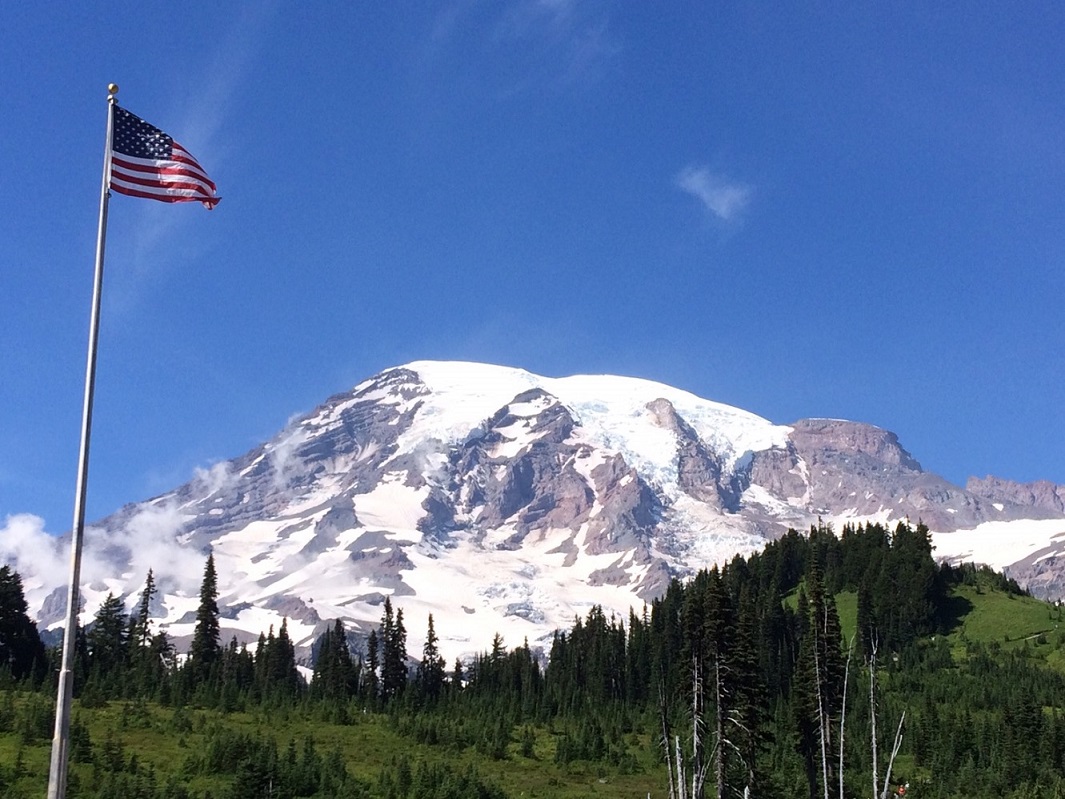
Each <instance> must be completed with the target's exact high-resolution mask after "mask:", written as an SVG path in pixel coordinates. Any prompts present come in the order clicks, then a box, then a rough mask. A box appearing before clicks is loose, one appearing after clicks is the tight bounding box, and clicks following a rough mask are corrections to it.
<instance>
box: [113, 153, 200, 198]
mask: <svg viewBox="0 0 1065 799" xmlns="http://www.w3.org/2000/svg"><path fill="white" fill-rule="evenodd" d="M159 163H160V166H158V167H155V168H151V169H149V168H146V167H143V166H141V165H138V164H134V163H130V162H129V161H127V160H126V159H124V158H119V157H117V156H116V157H115V158H114V159H113V160H112V162H111V174H112V176H114V175H116V174H117V175H118V176H119V177H123V178H127V179H129V180H132V181H138V180H141V179H142V178H148V179H151V178H157V179H158V180H159V181H167V180H177V181H181V180H192V181H196V182H197V183H199V184H200V185H201V186H203V187H204V190H206V191H208V192H213V191H214V189H215V185H214V183H212V182H211V179H210V178H208V177H207V176H206V175H205V174H204V173H203V172H202V171H197V170H191V169H189V168H188V167H186V166H183V165H181V164H178V163H176V162H171V164H172V166H162V164H163V163H165V162H162V161H160V162H159Z"/></svg>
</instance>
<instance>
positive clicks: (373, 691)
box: [364, 630, 381, 701]
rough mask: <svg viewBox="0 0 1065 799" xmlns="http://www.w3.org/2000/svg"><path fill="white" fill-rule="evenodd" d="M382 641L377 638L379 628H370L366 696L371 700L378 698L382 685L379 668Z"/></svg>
mask: <svg viewBox="0 0 1065 799" xmlns="http://www.w3.org/2000/svg"><path fill="white" fill-rule="evenodd" d="M380 651H381V650H380V642H379V641H378V640H377V630H370V634H369V635H368V636H367V637H366V679H365V681H364V682H365V686H366V697H367V698H368V699H370V700H371V701H374V700H376V699H377V695H378V689H379V685H380V675H379V669H380V667H381V655H380Z"/></svg>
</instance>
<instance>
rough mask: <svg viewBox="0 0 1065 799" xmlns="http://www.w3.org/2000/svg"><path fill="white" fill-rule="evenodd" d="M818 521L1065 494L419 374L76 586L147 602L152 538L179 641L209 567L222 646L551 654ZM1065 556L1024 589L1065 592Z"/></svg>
mask: <svg viewBox="0 0 1065 799" xmlns="http://www.w3.org/2000/svg"><path fill="white" fill-rule="evenodd" d="M600 392H602V393H600ZM819 517H820V518H823V519H825V520H828V521H832V522H833V523H836V524H840V523H842V522H846V521H849V520H855V521H859V520H863V519H870V520H878V521H885V522H888V521H891V520H895V519H905V518H909V519H910V520H912V521H915V522H916V521H918V520H920V521H923V522H924V523H925V524H927V525H928V526H929V527H930V528H931V529H932V530H934V531H943V532H945V531H951V530H957V529H970V528H973V527H975V526H976V525H978V524H980V523H982V522H985V521H1006V520H1010V519H1032V518H1041V517H1044V518H1058V517H1065V487H1061V486H1053V485H1051V484H1049V483H1034V484H1030V485H1027V486H1022V485H1018V484H1015V483H1009V482H1008V481H1002V480H996V479H994V478H986V479H985V480H979V481H977V480H971V481H970V482H969V485H968V486H967V487H966V488H965V489H962V488H959V487H957V486H954V485H952V484H950V483H949V482H947V481H946V480H944V479H942V478H940V477H938V476H936V475H934V474H930V473H927V472H925V471H923V470H922V468H921V465H920V464H919V463H918V462H917V461H916V460H915V459H914V458H913V457H912V456H911V455H910V453H908V452H907V451H906V450H905V449H904V448H903V447H902V446H901V444H900V443H899V441H898V438H897V437H896V436H895V435H894V434H893V433H890V432H888V431H886V430H882V429H880V428H877V427H874V426H872V425H867V424H860V423H855V422H847V421H840V420H829V419H805V420H800V421H798V422H796V423H794V424H793V425H791V426H790V427H782V426H777V425H773V424H771V423H770V422H768V421H766V420H764V419H759V418H758V417H755V416H753V415H752V414H748V413H746V412H744V411H740V410H739V409H735V408H729V407H728V406H722V405H719V404H716V403H712V402H709V401H707V400H701V399H699V398H697V397H694V396H692V395H690V394H687V393H685V392H680V391H678V390H676V389H672V388H670V387H668V386H663V385H661V384H653V383H649V382H647V381H639V380H634V379H628V378H613V377H601V378H561V379H549V378H540V377H537V376H535V375H530V374H528V373H526V372H521V371H520V370H510V369H503V368H501V367H487V366H482V365H471V364H433V363H429V362H423V363H419V364H411V365H408V366H407V367H401V368H397V369H390V370H387V371H385V372H382V373H381V374H379V375H377V376H375V377H374V378H371V379H370V380H367V381H365V382H364V383H362V384H360V385H359V386H357V387H356V388H355V389H353V390H352V391H350V392H347V393H342V394H338V395H336V396H334V397H331V398H330V399H329V400H327V401H326V402H325V403H324V404H323V405H322V406H321V407H319V408H317V409H316V410H314V411H313V412H311V413H310V414H307V415H306V416H305V417H303V418H301V419H298V420H296V421H295V422H293V423H292V424H291V425H289V426H288V427H287V428H286V429H285V430H284V431H282V432H281V433H280V434H278V435H277V436H276V437H275V438H274V439H272V440H271V441H269V442H267V443H265V444H263V445H262V446H260V447H257V448H255V449H254V450H252V451H251V452H249V453H247V454H246V455H243V456H241V457H239V458H235V459H233V460H232V461H228V462H226V463H222V464H217V465H216V466H215V467H213V468H212V469H210V470H209V471H207V472H204V473H202V474H200V475H199V476H197V478H196V479H194V480H192V481H190V482H189V483H187V484H185V485H183V486H181V487H179V488H177V489H176V490H175V491H173V492H171V493H169V494H166V495H163V496H161V497H156V498H155V499H152V500H149V501H147V502H142V503H138V504H134V505H129V506H127V507H125V508H123V509H122V510H121V511H119V512H118V513H116V514H114V515H112V516H110V517H108V518H107V519H104V520H103V521H102V522H101V523H99V524H98V525H97V526H96V532H97V535H95V536H93V538H92V540H93V541H94V542H96V543H95V544H93V545H94V546H95V548H96V549H95V552H94V554H95V557H96V558H97V559H98V560H103V561H105V562H107V563H108V564H110V566H109V567H108V570H107V572H108V573H111V574H114V575H115V577H114V578H109V579H108V580H107V581H106V583H100V584H99V585H94V586H93V587H91V588H90V589H87V590H86V591H85V594H86V597H87V602H86V609H87V611H88V612H89V613H92V612H93V611H94V610H95V607H94V604H93V603H94V602H95V603H97V604H98V602H99V601H100V600H101V599H102V597H103V596H104V595H106V593H107V592H114V593H115V594H116V595H119V594H121V595H123V596H124V597H125V598H126V599H127V602H129V603H130V604H132V603H133V602H134V601H135V597H136V595H137V593H138V592H139V590H140V588H141V587H142V586H143V578H144V574H143V573H140V572H139V571H138V568H139V567H137V568H135V567H134V564H135V563H137V559H136V557H135V553H136V552H137V551H140V550H141V549H142V548H143V546H144V542H145V541H151V542H154V543H153V544H152V546H153V547H154V550H153V551H155V550H158V551H159V552H160V553H165V556H164V557H163V558H162V559H161V560H162V562H152V563H151V564H149V565H151V566H152V567H153V569H154V573H155V579H156V584H157V586H158V587H159V589H160V598H159V602H158V603H157V606H156V608H153V614H155V615H156V619H157V622H158V624H159V625H160V628H161V629H166V630H167V631H168V633H169V634H170V635H171V636H172V637H173V638H174V640H176V641H181V640H186V638H187V636H188V635H190V634H191V630H192V628H191V622H192V619H193V618H194V616H195V614H194V613H193V612H192V611H191V610H190V608H193V607H194V606H195V602H194V598H195V595H196V591H197V589H198V585H199V578H200V576H201V574H202V571H201V567H202V563H203V558H204V557H205V556H206V553H207V552H209V551H210V552H213V553H214V554H215V558H216V564H217V569H218V573H219V577H220V589H221V594H220V597H219V604H220V605H221V606H222V608H223V615H224V623H223V636H224V637H225V638H228V637H229V635H230V634H237V635H238V637H240V638H241V640H246V639H247V636H249V635H252V636H254V635H257V633H258V632H259V631H260V630H261V629H263V628H264V627H265V626H266V624H268V623H273V624H274V625H275V628H277V627H278V626H279V624H280V622H281V620H282V618H287V619H288V624H289V631H290V635H292V637H293V640H295V641H297V642H298V643H302V644H304V645H308V644H309V642H310V639H311V638H312V636H313V635H314V634H316V633H317V632H320V631H321V629H323V626H324V625H325V624H326V623H328V622H329V620H331V619H335V618H343V619H345V620H346V623H347V624H348V626H349V628H350V629H352V634H353V635H356V636H359V635H364V634H365V632H366V631H367V630H368V628H369V626H371V625H372V624H373V623H374V622H375V621H376V620H377V619H378V618H379V617H380V606H381V603H382V602H383V601H384V598H385V597H387V596H393V597H401V598H402V601H401V604H406V605H407V606H408V607H418V608H420V609H421V611H423V612H433V613H434V615H435V616H436V619H437V623H438V624H437V630H438V632H439V633H441V635H442V641H443V642H444V643H445V645H447V642H448V641H449V640H450V642H451V644H452V646H453V647H456V648H460V649H461V648H463V647H465V649H464V650H462V651H469V650H474V651H475V650H477V649H478V648H479V647H481V646H483V645H485V644H487V642H488V641H490V640H491V636H492V634H493V633H495V632H503V633H504V634H505V635H507V636H509V637H511V638H512V639H513V638H514V637H517V640H521V637H522V636H524V637H528V638H529V639H530V641H531V642H532V643H533V644H534V645H536V643H537V642H539V643H541V644H545V643H546V641H547V640H549V637H550V634H551V631H552V630H553V629H554V628H555V627H556V626H559V625H565V624H568V623H569V622H571V621H572V618H573V616H574V615H578V614H583V613H584V612H586V610H587V608H588V607H589V606H590V605H591V604H594V603H600V604H603V605H604V606H606V607H608V608H609V609H612V610H615V611H617V612H619V613H622V614H624V613H626V612H627V610H628V606H629V605H632V604H635V605H638V604H639V603H640V602H642V601H645V600H649V599H652V598H654V597H656V596H658V595H660V594H661V593H662V592H663V591H664V590H665V588H666V587H667V586H668V584H669V581H670V580H671V579H673V578H674V577H684V576H686V575H689V574H692V573H693V572H694V571H696V570H697V569H699V568H702V567H705V566H708V565H711V564H713V563H719V562H722V561H724V560H727V559H731V557H733V556H734V555H735V554H744V555H745V554H748V553H750V552H752V551H755V550H756V549H758V548H760V547H761V546H762V545H764V543H765V541H766V540H767V539H769V538H772V537H775V536H777V535H779V534H781V533H783V532H784V531H785V530H787V529H788V528H789V527H793V528H795V529H799V530H805V529H808V527H809V525H811V524H813V523H816V521H817V520H818V518H819ZM1063 525H1065V523H1063ZM1063 539H1065V526H1063ZM1059 555H1060V556H1061V558H1065V553H1058V552H1057V550H1055V549H1050V550H1047V551H1045V552H1042V553H1041V555H1040V557H1033V558H1031V559H1030V560H1029V561H1027V562H1025V563H1017V564H1016V569H1017V571H1015V572H1014V574H1015V576H1018V579H1021V577H1020V575H1024V577H1023V579H1025V580H1027V581H1028V582H1029V584H1031V585H1033V586H1041V587H1042V588H1040V589H1039V590H1044V588H1045V592H1046V593H1047V595H1055V592H1061V591H1065V578H1060V577H1058V574H1059V573H1060V572H1061V571H1063V569H1060V568H1059V567H1058V565H1057V564H1058V562H1059V560H1060V562H1062V563H1065V560H1061V559H1060V558H1058V556H1059ZM1056 558H1057V559H1056ZM145 570H146V569H145ZM42 582H43V580H42ZM56 582H58V580H57V581H56ZM52 588H54V584H53V586H46V587H45V588H42V589H41V592H40V594H39V596H38V598H37V608H39V615H38V618H39V620H40V621H41V622H42V623H51V622H57V621H59V620H60V619H61V618H62V616H63V611H64V610H65V603H64V601H63V597H64V596H65V590H64V589H62V588H60V589H56V590H54V591H52ZM48 591H51V594H49V593H48ZM37 608H35V609H37ZM452 611H453V612H454V614H455V616H454V618H452V619H451V623H452V624H453V625H454V626H455V627H456V628H458V629H457V631H455V630H451V631H450V635H451V638H450V639H449V638H448V637H447V636H448V634H449V630H448V629H447V627H448V622H447V620H446V614H447V613H449V612H452ZM264 620H267V621H266V622H265V623H264ZM408 629H411V630H413V629H414V628H413V626H412V625H410V624H408ZM471 630H475V631H477V632H478V634H479V635H480V638H478V637H476V636H475V635H474V634H473V633H471V632H470V631H471ZM301 636H302V637H301ZM412 644H413V645H416V641H415V639H414V637H413V636H412Z"/></svg>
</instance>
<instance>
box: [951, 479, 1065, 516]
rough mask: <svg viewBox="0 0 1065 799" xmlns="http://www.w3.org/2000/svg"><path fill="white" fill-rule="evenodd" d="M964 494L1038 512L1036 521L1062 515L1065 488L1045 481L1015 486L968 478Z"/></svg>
mask: <svg viewBox="0 0 1065 799" xmlns="http://www.w3.org/2000/svg"><path fill="white" fill-rule="evenodd" d="M965 490H966V491H968V492H969V493H971V494H976V495H977V496H979V497H984V498H985V499H989V500H991V501H992V502H998V503H1001V504H1010V505H1017V506H1019V507H1021V508H1026V509H1029V508H1030V509H1032V510H1035V511H1040V512H1041V513H1040V516H1039V517H1036V518H1040V517H1043V516H1044V515H1045V518H1055V517H1057V516H1063V515H1065V485H1056V484H1054V483H1051V482H1050V481H1049V480H1036V481H1035V482H1033V483H1016V482H1014V481H1012V480H1003V479H1001V478H998V477H991V476H990V475H988V476H987V477H984V478H977V477H970V478H969V480H968V481H967V482H966V483H965Z"/></svg>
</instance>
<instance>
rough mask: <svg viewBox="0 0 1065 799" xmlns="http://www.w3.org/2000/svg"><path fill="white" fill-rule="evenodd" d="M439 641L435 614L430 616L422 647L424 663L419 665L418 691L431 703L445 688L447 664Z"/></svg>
mask: <svg viewBox="0 0 1065 799" xmlns="http://www.w3.org/2000/svg"><path fill="white" fill-rule="evenodd" d="M437 642H438V639H437V637H436V630H435V629H434V628H433V614H432V613H430V614H429V626H428V629H427V630H426V633H425V645H424V646H423V647H422V662H421V663H420V664H418V690H419V692H420V693H421V695H422V696H423V697H425V698H426V699H428V700H429V701H430V702H434V701H436V700H437V699H438V698H439V696H440V693H441V691H442V690H443V688H444V668H445V662H444V659H443V658H442V657H440V650H439V649H438V648H437Z"/></svg>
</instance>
